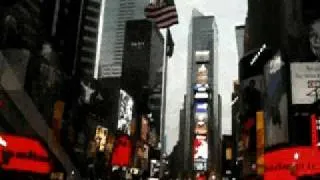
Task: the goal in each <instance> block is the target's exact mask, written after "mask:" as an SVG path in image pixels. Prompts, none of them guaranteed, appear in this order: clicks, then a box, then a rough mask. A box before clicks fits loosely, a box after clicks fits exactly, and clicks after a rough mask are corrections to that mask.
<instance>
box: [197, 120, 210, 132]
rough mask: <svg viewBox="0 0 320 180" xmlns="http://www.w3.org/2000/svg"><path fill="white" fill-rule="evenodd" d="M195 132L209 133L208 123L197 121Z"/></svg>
mask: <svg viewBox="0 0 320 180" xmlns="http://www.w3.org/2000/svg"><path fill="white" fill-rule="evenodd" d="M194 133H195V134H196V135H207V133H208V126H207V123H206V122H204V121H198V122H196V127H195V130H194Z"/></svg>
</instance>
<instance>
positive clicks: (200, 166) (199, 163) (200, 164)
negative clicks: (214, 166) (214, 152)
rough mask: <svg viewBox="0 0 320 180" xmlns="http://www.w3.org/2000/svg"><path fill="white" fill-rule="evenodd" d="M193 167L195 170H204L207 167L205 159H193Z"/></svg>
mask: <svg viewBox="0 0 320 180" xmlns="http://www.w3.org/2000/svg"><path fill="white" fill-rule="evenodd" d="M193 168H194V170H196V171H206V170H207V169H208V166H207V160H206V159H194V160H193Z"/></svg>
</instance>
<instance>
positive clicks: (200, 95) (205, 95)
mask: <svg viewBox="0 0 320 180" xmlns="http://www.w3.org/2000/svg"><path fill="white" fill-rule="evenodd" d="M194 98H195V99H208V98H209V94H208V93H205V92H197V93H196V94H195V95H194Z"/></svg>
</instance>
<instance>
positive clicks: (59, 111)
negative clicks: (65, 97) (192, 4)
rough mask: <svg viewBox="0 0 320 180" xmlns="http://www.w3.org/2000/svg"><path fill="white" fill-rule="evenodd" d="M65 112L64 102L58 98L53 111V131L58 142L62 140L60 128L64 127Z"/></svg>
mask: <svg viewBox="0 0 320 180" xmlns="http://www.w3.org/2000/svg"><path fill="white" fill-rule="evenodd" d="M63 112H64V102H63V101H60V100H58V101H57V102H56V103H55V104H54V112H53V125H52V127H53V133H54V137H55V138H56V140H57V143H59V142H60V129H61V127H62V117H63Z"/></svg>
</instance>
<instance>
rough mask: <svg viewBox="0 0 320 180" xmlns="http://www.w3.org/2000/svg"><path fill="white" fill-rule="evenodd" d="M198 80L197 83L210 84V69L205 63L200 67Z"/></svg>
mask: <svg viewBox="0 0 320 180" xmlns="http://www.w3.org/2000/svg"><path fill="white" fill-rule="evenodd" d="M196 82H197V84H208V69H207V67H206V66H205V65H204V64H202V65H200V66H199V67H198V72H197V77H196Z"/></svg>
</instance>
